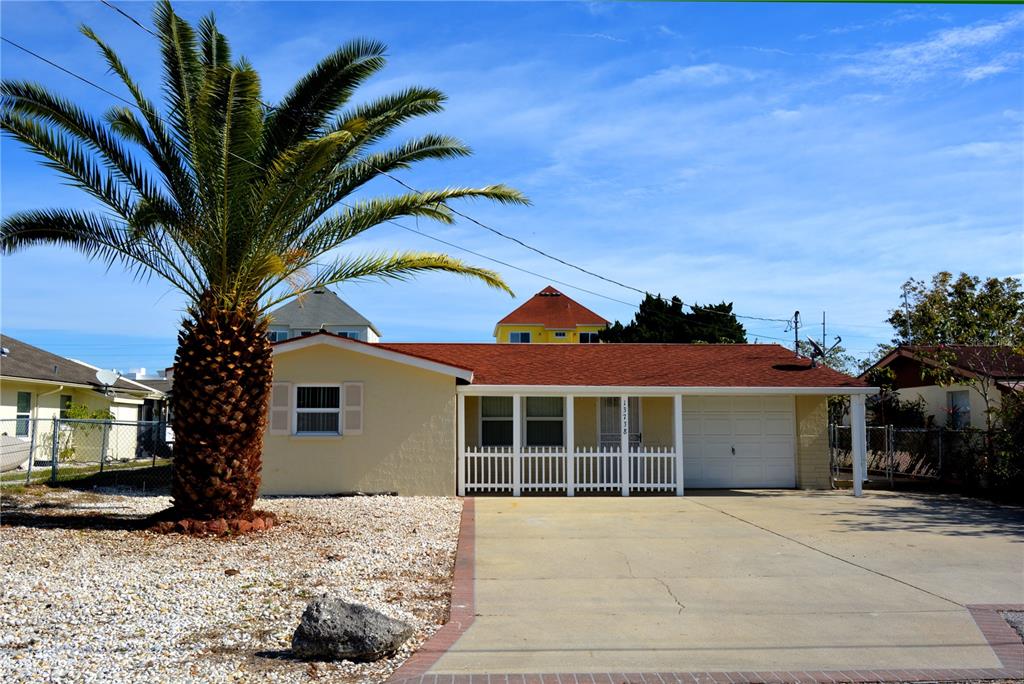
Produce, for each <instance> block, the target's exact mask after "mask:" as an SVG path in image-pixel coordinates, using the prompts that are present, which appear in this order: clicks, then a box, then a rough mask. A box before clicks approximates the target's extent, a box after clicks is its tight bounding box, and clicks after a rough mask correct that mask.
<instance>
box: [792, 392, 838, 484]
mask: <svg viewBox="0 0 1024 684" xmlns="http://www.w3.org/2000/svg"><path fill="white" fill-rule="evenodd" d="M796 486H797V487H798V488H800V489H828V488H829V487H830V486H831V483H830V481H829V462H828V397H824V396H798V397H796Z"/></svg>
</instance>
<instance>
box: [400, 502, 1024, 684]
mask: <svg viewBox="0 0 1024 684" xmlns="http://www.w3.org/2000/svg"><path fill="white" fill-rule="evenodd" d="M475 557H476V506H475V501H474V499H473V498H471V497H467V498H466V499H465V500H464V502H463V506H462V519H461V523H460V529H459V546H458V551H457V552H456V555H455V572H454V578H453V582H452V600H451V617H450V619H449V620H448V622H447V623H446V624H445V625H444V626H443V627H441V629H439V630H438V631H437V632H436V633H435V634H434V636H433V637H431V638H430V639H428V640H427V642H426V643H425V644H423V646H422V647H421V648H420V650H419V651H417V652H416V653H414V654H413V655H412V657H411V658H409V660H407V661H405V663H404V664H403V665H402V666H401V667H400V668H398V670H396V671H395V672H394V673H393V674H392V675H391V677H390V678H389V679H388V680H387V684H399V683H404V684H846V683H847V682H863V683H867V682H955V681H965V680H966V681H979V680H992V679H1022V678H1024V641H1022V640H1021V638H1020V636H1019V635H1018V634H1017V632H1015V631H1014V630H1013V628H1012V627H1010V625H1009V623H1007V622H1006V620H1005V619H1003V616H1002V615H1000V614H999V613H1000V612H1001V611H1021V612H1024V604H1015V603H1005V604H1000V603H991V604H978V605H969V606H966V608H967V610H968V611H970V613H971V617H973V618H974V621H975V623H976V624H977V625H978V629H979V630H981V633H982V635H984V637H985V640H986V641H988V644H989V646H990V647H991V648H992V651H993V652H994V653H995V654H996V657H997V658H998V659H999V662H1000V663H1002V667H1001V668H988V669H968V668H959V669H945V670H938V669H936V670H924V669H918V670H886V669H874V668H872V669H861V670H820V671H818V670H816V671H787V672H646V673H626V672H617V673H616V672H602V673H595V672H583V673H564V672H563V673H560V674H541V673H538V674H508V675H506V674H499V673H490V674H464V675H451V674H427V671H428V670H430V668H431V667H433V666H434V664H435V663H437V661H438V659H440V657H441V656H443V655H444V654H445V653H446V652H447V651H448V649H450V648H451V647H452V646H454V645H455V642H456V641H458V640H459V637H461V636H462V634H463V633H464V632H465V631H466V630H467V629H469V626H470V625H471V624H473V619H474V617H475V616H476V606H475V599H474V594H473V582H474V577H473V575H474V565H475Z"/></svg>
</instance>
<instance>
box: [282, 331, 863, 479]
mask: <svg viewBox="0 0 1024 684" xmlns="http://www.w3.org/2000/svg"><path fill="white" fill-rule="evenodd" d="M876 391H877V388H873V387H868V386H866V383H864V382H863V381H861V380H856V379H854V378H851V377H849V376H847V375H843V374H842V373H839V372H836V371H834V370H831V369H829V368H825V367H822V366H818V367H813V366H811V365H810V363H809V362H808V361H807V360H806V359H797V360H794V358H793V353H792V352H791V351H789V350H787V349H785V348H783V347H781V346H779V345H766V344H721V345H716V344H575V345H573V344H490V343H482V344H481V343H478V344H472V343H469V344H462V343H437V344H434V343H406V344H399V343H383V342H382V343H376V344H370V343H366V342H361V341H358V340H353V339H348V338H345V337H343V336H341V335H337V334H332V333H329V332H326V331H321V332H317V333H314V334H311V335H307V336H303V337H298V338H291V339H288V340H283V341H280V342H277V343H275V344H274V384H273V392H272V396H271V402H270V415H269V420H268V425H267V434H266V437H265V441H264V450H263V489H262V491H263V493H264V494H271V495H273V494H290V495H296V494H337V493H344V492H375V493H381V492H394V493H397V494H401V495H431V496H451V495H455V494H458V495H464V494H483V493H490V494H509V495H513V496H518V495H520V494H525V493H531V492H547V493H552V494H563V495H566V496H574V495H576V494H577V493H607V494H616V495H621V496H630V495H632V494H637V493H642V492H662V493H665V494H675V495H681V494H683V493H684V486H685V488H689V489H699V488H747V487H754V488H762V487H780V488H794V487H797V488H803V489H823V488H828V487H829V484H830V483H829V450H828V410H827V398H828V397H829V396H831V395H850V396H851V410H852V418H851V422H852V424H853V425H854V426H855V427H857V429H855V430H854V434H855V435H859V438H858V439H855V440H854V447H853V452H854V463H855V464H858V465H859V466H860V467H862V466H863V464H864V456H865V445H866V442H865V440H864V439H863V438H864V435H865V434H866V433H865V421H864V405H865V403H864V399H865V396H866V395H868V394H873V393H874V392H876ZM855 485H859V482H858V483H855ZM858 493H859V492H858Z"/></svg>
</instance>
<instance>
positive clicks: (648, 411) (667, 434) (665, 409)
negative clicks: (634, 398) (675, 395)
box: [640, 397, 675, 447]
mask: <svg viewBox="0 0 1024 684" xmlns="http://www.w3.org/2000/svg"><path fill="white" fill-rule="evenodd" d="M640 426H641V429H642V430H643V443H644V446H656V447H671V446H673V444H674V443H675V442H674V438H673V436H672V429H673V426H672V397H643V398H642V399H640Z"/></svg>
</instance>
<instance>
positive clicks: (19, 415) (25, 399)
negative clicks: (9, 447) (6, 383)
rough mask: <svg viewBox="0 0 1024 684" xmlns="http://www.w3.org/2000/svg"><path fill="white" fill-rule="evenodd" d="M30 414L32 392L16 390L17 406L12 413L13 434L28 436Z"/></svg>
mask: <svg viewBox="0 0 1024 684" xmlns="http://www.w3.org/2000/svg"><path fill="white" fill-rule="evenodd" d="M31 414H32V393H31V392H18V407H17V412H16V413H15V414H14V418H15V420H14V434H15V436H16V437H28V424H29V418H30V417H31Z"/></svg>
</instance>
